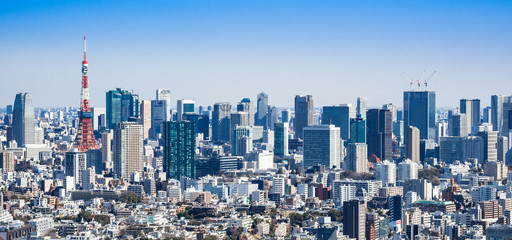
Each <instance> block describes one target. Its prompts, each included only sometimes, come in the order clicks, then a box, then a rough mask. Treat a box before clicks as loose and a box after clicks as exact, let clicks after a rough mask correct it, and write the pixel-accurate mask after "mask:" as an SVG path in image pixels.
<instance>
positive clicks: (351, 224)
mask: <svg viewBox="0 0 512 240" xmlns="http://www.w3.org/2000/svg"><path fill="white" fill-rule="evenodd" d="M365 233H366V207H365V203H364V202H362V201H359V200H351V201H348V202H345V203H343V235H347V236H348V237H349V238H355V239H356V240H365Z"/></svg>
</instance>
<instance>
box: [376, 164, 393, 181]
mask: <svg viewBox="0 0 512 240" xmlns="http://www.w3.org/2000/svg"><path fill="white" fill-rule="evenodd" d="M376 168H377V174H376V175H377V176H376V180H377V181H382V184H383V185H389V184H395V183H396V165H395V163H393V162H390V161H388V160H384V162H381V163H379V164H377V167H376Z"/></svg>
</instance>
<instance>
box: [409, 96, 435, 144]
mask: <svg viewBox="0 0 512 240" xmlns="http://www.w3.org/2000/svg"><path fill="white" fill-rule="evenodd" d="M404 125H405V128H406V129H407V128H408V127H409V126H414V127H417V128H418V129H419V130H420V139H434V137H435V132H436V131H435V126H436V93H435V92H434V91H405V92H404Z"/></svg>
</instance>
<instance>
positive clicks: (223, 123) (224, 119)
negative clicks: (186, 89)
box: [212, 102, 231, 142]
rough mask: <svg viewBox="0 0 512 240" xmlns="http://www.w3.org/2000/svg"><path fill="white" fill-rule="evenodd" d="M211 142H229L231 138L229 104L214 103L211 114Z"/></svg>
mask: <svg viewBox="0 0 512 240" xmlns="http://www.w3.org/2000/svg"><path fill="white" fill-rule="evenodd" d="M212 135H213V136H212V138H213V139H212V140H214V141H224V142H229V141H230V136H231V104H230V103H228V102H222V103H216V104H215V105H214V106H213V114H212Z"/></svg>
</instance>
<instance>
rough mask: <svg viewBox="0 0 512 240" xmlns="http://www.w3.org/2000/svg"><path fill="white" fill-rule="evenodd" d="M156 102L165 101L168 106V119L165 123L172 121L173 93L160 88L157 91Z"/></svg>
mask: <svg viewBox="0 0 512 240" xmlns="http://www.w3.org/2000/svg"><path fill="white" fill-rule="evenodd" d="M156 100H164V101H165V102H166V104H167V110H166V112H165V113H166V115H167V119H166V120H165V121H169V120H171V91H170V90H168V89H164V88H159V89H157V90H156Z"/></svg>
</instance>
